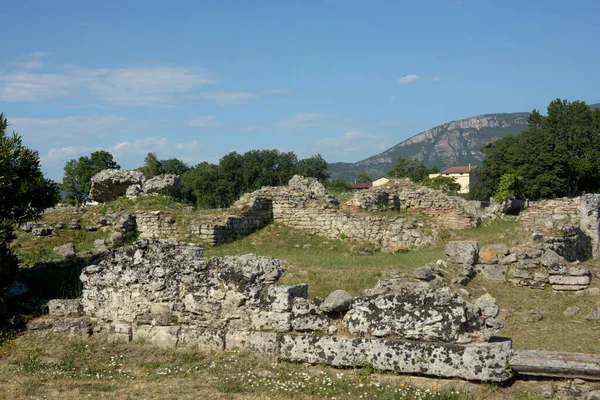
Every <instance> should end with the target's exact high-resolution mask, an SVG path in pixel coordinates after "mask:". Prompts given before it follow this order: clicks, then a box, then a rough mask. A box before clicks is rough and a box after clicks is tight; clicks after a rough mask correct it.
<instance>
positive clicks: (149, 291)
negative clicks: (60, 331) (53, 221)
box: [81, 240, 511, 381]
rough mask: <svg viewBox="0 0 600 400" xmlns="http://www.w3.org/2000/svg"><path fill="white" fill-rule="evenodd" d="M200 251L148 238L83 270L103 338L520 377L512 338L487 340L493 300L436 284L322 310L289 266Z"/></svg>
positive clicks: (336, 296)
mask: <svg viewBox="0 0 600 400" xmlns="http://www.w3.org/2000/svg"><path fill="white" fill-rule="evenodd" d="M202 253H203V251H202V248H199V247H192V246H183V245H178V244H176V243H175V242H170V241H160V240H141V241H138V242H136V243H135V244H134V245H133V246H131V247H128V248H124V249H121V250H119V251H115V252H112V253H111V254H110V255H109V256H108V258H107V259H105V260H104V261H102V262H101V263H100V264H98V265H94V266H89V267H87V268H86V269H84V271H83V272H82V274H81V281H82V282H83V298H82V304H83V311H84V313H85V314H86V316H87V317H88V318H89V319H91V320H92V322H93V326H94V332H95V333H101V332H105V333H108V334H109V335H112V336H114V337H117V338H120V339H122V340H126V341H129V340H136V339H140V340H142V339H143V340H146V341H149V342H151V343H154V344H156V345H157V346H163V347H193V348H198V349H216V350H219V349H246V350H250V351H255V352H259V353H262V354H265V355H269V356H273V357H278V358H280V359H283V360H290V361H298V362H309V363H324V364H328V365H333V366H364V365H372V366H374V367H375V368H378V369H382V370H391V371H397V372H403V373H414V372H416V373H420V374H430V375H436V376H442V377H461V378H464V379H472V380H485V381H504V380H507V379H509V378H510V377H511V372H510V370H509V369H508V361H509V357H510V355H511V344H510V341H499V342H497V341H493V340H488V338H489V337H490V336H491V335H492V334H493V333H494V332H495V330H496V329H497V327H496V324H495V323H491V322H493V321H492V319H493V316H495V315H496V314H497V311H498V307H497V306H496V305H495V304H493V303H489V302H483V303H481V302H480V303H477V302H476V303H469V302H466V301H464V300H463V299H462V298H461V297H460V296H458V295H457V294H455V293H452V292H451V291H450V290H449V289H443V290H437V291H435V290H433V289H431V288H427V287H422V288H420V289H418V290H417V289H415V290H410V291H409V290H408V289H405V290H404V291H397V292H385V293H380V294H374V295H371V296H362V297H358V298H352V296H350V295H348V294H345V295H343V293H342V295H340V293H339V291H337V292H334V293H332V294H331V295H330V296H329V297H328V298H327V299H325V300H324V301H323V302H319V301H315V300H310V299H308V286H307V285H306V284H300V285H294V286H276V285H275V283H276V282H277V280H278V278H279V277H280V276H281V274H282V273H283V271H284V269H283V267H282V265H281V264H280V263H279V262H278V261H277V260H275V259H271V258H266V257H258V256H255V255H246V256H236V257H213V258H210V259H206V258H203V257H202ZM348 296H349V298H348ZM491 309H493V310H492V311H494V310H495V311H494V312H490V310H491Z"/></svg>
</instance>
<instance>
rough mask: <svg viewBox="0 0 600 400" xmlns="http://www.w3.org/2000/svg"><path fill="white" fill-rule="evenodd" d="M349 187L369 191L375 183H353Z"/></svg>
mask: <svg viewBox="0 0 600 400" xmlns="http://www.w3.org/2000/svg"><path fill="white" fill-rule="evenodd" d="M348 186H350V187H351V188H352V189H356V190H362V189H369V188H371V187H373V182H362V183H351V184H349V185H348Z"/></svg>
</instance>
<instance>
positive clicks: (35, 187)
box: [0, 114, 59, 287]
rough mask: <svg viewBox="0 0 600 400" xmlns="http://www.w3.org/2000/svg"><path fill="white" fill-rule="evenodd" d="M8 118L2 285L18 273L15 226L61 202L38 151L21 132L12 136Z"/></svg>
mask: <svg viewBox="0 0 600 400" xmlns="http://www.w3.org/2000/svg"><path fill="white" fill-rule="evenodd" d="M7 127H8V121H7V119H6V118H5V117H4V114H0V287H3V286H5V285H6V284H8V283H10V281H11V280H12V278H13V277H14V275H15V274H16V272H17V259H16V257H15V256H14V254H13V253H12V252H11V249H10V243H11V241H12V240H13V239H14V226H15V224H19V223H22V222H25V221H27V220H32V219H37V218H38V217H39V216H40V215H41V213H42V212H43V211H44V209H46V208H48V207H52V206H53V205H54V204H56V202H57V201H58V197H59V196H58V185H57V184H56V183H55V182H53V181H51V180H49V179H46V178H45V177H44V175H43V173H42V171H41V169H40V159H39V156H38V153H37V152H36V151H34V150H31V149H29V148H27V147H25V146H23V142H22V139H21V136H19V135H18V134H17V133H13V134H12V135H8V134H7V133H6V128H7Z"/></svg>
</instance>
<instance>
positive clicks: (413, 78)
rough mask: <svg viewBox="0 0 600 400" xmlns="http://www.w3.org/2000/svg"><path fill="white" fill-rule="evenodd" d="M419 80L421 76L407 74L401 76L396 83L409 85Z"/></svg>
mask: <svg viewBox="0 0 600 400" xmlns="http://www.w3.org/2000/svg"><path fill="white" fill-rule="evenodd" d="M417 80H419V77H418V76H417V75H405V76H402V77H400V78H399V79H398V80H397V81H396V83H397V84H398V85H408V84H411V83H413V82H416V81H417Z"/></svg>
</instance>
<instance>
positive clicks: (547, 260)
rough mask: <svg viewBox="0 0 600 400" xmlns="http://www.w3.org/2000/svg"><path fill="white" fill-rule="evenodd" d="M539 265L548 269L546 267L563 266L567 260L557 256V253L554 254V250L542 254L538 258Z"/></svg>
mask: <svg viewBox="0 0 600 400" xmlns="http://www.w3.org/2000/svg"><path fill="white" fill-rule="evenodd" d="M540 263H541V264H542V265H543V266H544V267H546V268H548V267H554V266H557V265H561V264H562V265H564V264H566V263H567V260H565V259H564V257H562V256H560V255H558V253H556V252H555V251H554V250H550V249H549V250H546V251H545V252H544V254H542V257H540Z"/></svg>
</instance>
